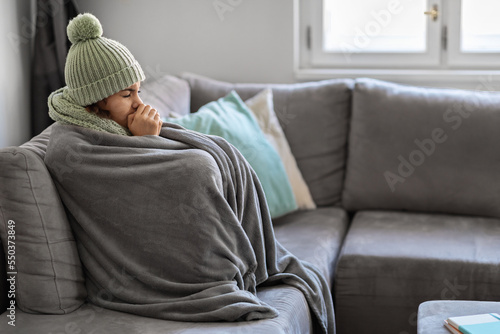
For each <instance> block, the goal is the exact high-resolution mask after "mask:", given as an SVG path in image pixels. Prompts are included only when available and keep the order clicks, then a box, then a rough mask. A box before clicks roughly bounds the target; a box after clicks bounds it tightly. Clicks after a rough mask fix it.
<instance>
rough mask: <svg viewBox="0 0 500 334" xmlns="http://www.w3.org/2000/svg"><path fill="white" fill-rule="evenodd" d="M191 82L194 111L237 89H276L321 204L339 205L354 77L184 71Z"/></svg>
mask: <svg viewBox="0 0 500 334" xmlns="http://www.w3.org/2000/svg"><path fill="white" fill-rule="evenodd" d="M181 77H182V78H183V79H185V80H187V81H188V83H189V85H190V87H191V112H196V111H197V110H198V109H199V108H200V107H202V106H203V105H204V104H206V103H209V102H211V101H214V100H217V99H218V98H221V97H223V96H225V95H227V94H228V93H229V92H230V91H231V90H235V91H236V92H237V93H238V94H239V95H240V96H241V98H242V99H243V100H247V99H249V98H251V97H253V96H254V95H256V94H257V93H259V92H260V91H262V90H263V89H265V88H271V89H272V91H273V102H274V109H275V112H276V115H277V116H278V120H279V122H280V124H281V127H282V128H283V132H284V133H285V136H286V138H287V140H288V143H289V145H290V149H291V151H292V153H293V156H294V157H295V159H296V161H297V165H298V167H299V169H300V171H301V172H302V176H303V177H304V180H305V181H306V183H307V185H308V187H309V190H310V192H311V195H312V197H313V200H314V202H315V203H316V205H317V206H331V205H340V203H341V193H342V184H343V180H344V170H345V160H346V150H347V132H348V128H349V117H350V110H351V95H352V88H353V85H354V80H351V79H339V80H324V81H318V82H307V83H297V84H241V83H237V84H233V83H228V82H222V81H217V80H213V79H209V78H206V77H202V76H199V75H195V74H189V73H187V74H183V75H182V76H181Z"/></svg>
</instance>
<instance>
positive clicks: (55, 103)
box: [48, 87, 132, 136]
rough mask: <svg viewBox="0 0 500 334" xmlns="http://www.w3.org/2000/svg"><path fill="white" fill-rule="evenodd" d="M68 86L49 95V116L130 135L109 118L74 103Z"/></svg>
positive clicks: (92, 127) (68, 122)
mask: <svg viewBox="0 0 500 334" xmlns="http://www.w3.org/2000/svg"><path fill="white" fill-rule="evenodd" d="M68 92H69V89H68V87H63V88H60V89H58V90H56V91H55V92H53V93H52V94H50V96H49V101H48V104H49V116H50V118H52V119H53V120H54V121H57V122H59V123H62V124H71V125H78V126H83V127H85V128H89V129H93V130H97V131H105V132H109V133H114V134H117V135H124V136H131V135H132V133H131V132H130V131H129V130H128V129H127V128H124V127H123V126H121V125H120V124H118V123H116V122H115V121H113V120H111V119H106V118H102V117H99V116H97V115H96V114H94V113H90V112H88V111H87V110H86V109H85V108H84V107H82V106H81V105H79V104H78V103H76V102H75V101H74V100H73V99H72V97H71V96H69V94H68Z"/></svg>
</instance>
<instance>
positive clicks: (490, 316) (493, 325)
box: [444, 313, 500, 334]
mask: <svg viewBox="0 0 500 334" xmlns="http://www.w3.org/2000/svg"><path fill="white" fill-rule="evenodd" d="M444 325H445V326H446V328H448V330H449V331H450V332H451V333H453V334H500V315H498V313H487V314H476V315H467V316H462V317H451V318H448V319H446V320H445V321H444Z"/></svg>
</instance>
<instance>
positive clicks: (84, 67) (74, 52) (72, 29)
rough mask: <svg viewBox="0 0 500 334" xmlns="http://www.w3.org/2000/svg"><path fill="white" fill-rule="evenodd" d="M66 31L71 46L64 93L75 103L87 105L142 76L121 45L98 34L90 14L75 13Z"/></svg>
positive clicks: (128, 52)
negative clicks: (75, 15)
mask: <svg viewBox="0 0 500 334" xmlns="http://www.w3.org/2000/svg"><path fill="white" fill-rule="evenodd" d="M67 33H68V38H69V40H70V42H71V43H72V45H71V48H70V49H69V51H68V55H67V57H66V66H65V68H64V76H65V78H66V85H67V87H68V89H67V93H68V94H69V96H71V98H72V99H73V100H74V101H75V102H76V103H78V104H79V105H81V106H84V107H85V106H88V105H91V104H92V103H95V102H98V101H100V100H102V99H104V98H106V97H108V96H110V95H113V94H115V93H117V92H119V91H120V90H122V89H125V88H127V87H129V86H131V85H133V84H134V83H136V82H138V81H143V80H144V79H145V78H146V76H145V75H144V72H143V71H142V68H141V66H140V65H139V63H138V62H137V61H136V60H135V58H134V56H133V55H132V54H131V53H130V51H129V50H128V49H127V48H126V47H125V46H124V45H122V44H120V43H118V42H117V41H114V40H112V39H108V38H105V37H102V26H101V23H100V22H99V20H98V19H97V18H96V17H95V16H94V15H92V14H89V13H85V14H79V15H78V16H77V17H75V18H74V19H72V20H71V21H70V22H69V24H68V27H67Z"/></svg>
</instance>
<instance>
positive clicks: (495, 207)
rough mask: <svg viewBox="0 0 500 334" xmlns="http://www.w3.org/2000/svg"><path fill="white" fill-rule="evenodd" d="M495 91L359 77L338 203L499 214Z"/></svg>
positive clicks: (499, 122)
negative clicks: (397, 82) (399, 82)
mask: <svg viewBox="0 0 500 334" xmlns="http://www.w3.org/2000/svg"><path fill="white" fill-rule="evenodd" d="M499 152H500V93H492V92H478V91H465V90H454V89H436V88H422V87H412V86H404V85H398V84H394V83H388V82H383V81H378V80H372V79H359V80H357V81H356V85H355V88H354V92H353V108H352V118H351V129H350V135H349V151H348V157H349V158H348V162H347V171H346V181H345V186H344V190H343V196H342V201H343V206H344V207H345V208H347V209H348V210H353V211H355V210H367V209H388V210H389V209H392V210H411V211H425V212H442V213H448V214H465V215H475V216H491V217H500V205H499V203H500V182H498V178H499V175H500V153H499Z"/></svg>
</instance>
